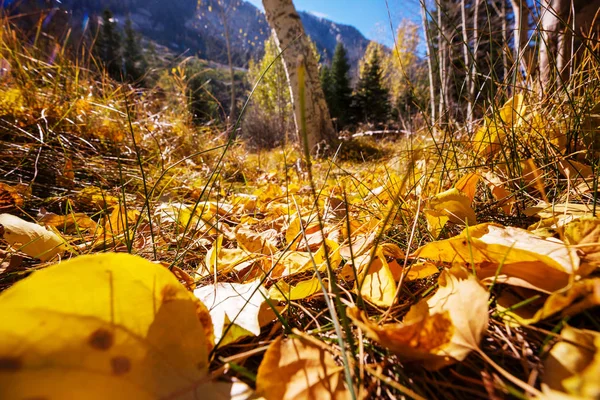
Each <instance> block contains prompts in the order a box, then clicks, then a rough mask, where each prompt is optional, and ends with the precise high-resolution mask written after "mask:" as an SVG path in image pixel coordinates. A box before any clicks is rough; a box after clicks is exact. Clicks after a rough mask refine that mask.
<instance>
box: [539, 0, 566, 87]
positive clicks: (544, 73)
mask: <svg viewBox="0 0 600 400" xmlns="http://www.w3.org/2000/svg"><path fill="white" fill-rule="evenodd" d="M570 4H571V1H570V0H545V1H544V2H543V5H542V10H541V12H542V16H541V26H542V37H541V39H542V40H541V42H540V55H539V64H540V84H541V88H542V90H543V91H544V90H546V91H547V90H549V89H550V86H551V85H552V84H553V83H554V82H555V80H556V78H557V76H558V74H561V75H560V76H561V78H563V80H566V79H567V78H568V76H565V72H568V71H560V70H558V64H557V60H559V59H560V60H561V64H564V57H565V53H566V43H567V41H568V39H567V38H565V32H564V31H565V26H564V23H563V21H566V19H567V17H568V13H569V6H570ZM567 31H568V28H567ZM559 39H560V40H559ZM559 45H560V47H559ZM561 66H562V65H561Z"/></svg>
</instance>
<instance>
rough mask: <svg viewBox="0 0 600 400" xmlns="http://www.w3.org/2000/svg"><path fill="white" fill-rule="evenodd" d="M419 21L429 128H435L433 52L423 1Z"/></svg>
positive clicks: (422, 1)
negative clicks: (425, 76) (424, 56)
mask: <svg viewBox="0 0 600 400" xmlns="http://www.w3.org/2000/svg"><path fill="white" fill-rule="evenodd" d="M421 20H422V22H423V32H425V42H426V43H427V47H426V48H425V50H426V52H427V54H426V55H427V69H428V75H429V106H430V108H431V126H435V89H434V85H433V65H432V63H431V57H433V51H432V48H431V37H430V36H429V27H428V25H427V8H426V7H425V2H424V0H421Z"/></svg>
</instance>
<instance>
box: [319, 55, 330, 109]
mask: <svg viewBox="0 0 600 400" xmlns="http://www.w3.org/2000/svg"><path fill="white" fill-rule="evenodd" d="M319 79H320V81H321V87H322V88H323V94H324V95H325V101H327V106H328V107H329V112H330V113H332V112H333V111H332V106H333V77H332V76H331V68H329V67H328V66H327V65H322V66H321V70H320V71H319Z"/></svg>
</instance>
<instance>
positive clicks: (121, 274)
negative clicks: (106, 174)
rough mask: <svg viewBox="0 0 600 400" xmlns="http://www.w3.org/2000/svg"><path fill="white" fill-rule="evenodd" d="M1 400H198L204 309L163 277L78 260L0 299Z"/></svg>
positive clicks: (99, 259)
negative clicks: (43, 399)
mask: <svg viewBox="0 0 600 400" xmlns="http://www.w3.org/2000/svg"><path fill="white" fill-rule="evenodd" d="M0 315H2V323H1V324H0V398H2V399H26V398H31V399H33V398H40V399H41V398H45V399H111V400H117V399H156V398H167V397H168V398H174V399H175V398H177V399H186V398H196V397H194V396H195V395H197V394H198V391H199V390H202V392H203V393H205V392H206V391H207V388H206V386H204V387H203V388H202V389H200V386H201V385H206V383H205V382H206V381H207V371H208V351H209V347H210V346H211V345H212V344H211V343H210V342H211V338H209V337H208V334H207V332H210V331H212V326H211V322H210V317H209V316H208V312H207V310H206V308H205V307H204V306H203V305H202V304H201V303H200V302H199V301H198V300H197V299H196V298H195V297H194V296H193V295H192V294H191V293H189V292H188V291H187V290H185V288H184V287H183V286H181V284H179V282H178V281H177V279H176V278H175V277H174V276H173V275H172V274H171V273H170V272H169V270H167V269H166V268H164V267H162V266H159V265H156V264H153V263H151V262H149V261H146V260H144V259H142V258H139V257H136V256H131V255H126V254H101V255H93V256H81V257H77V258H75V259H73V260H71V261H67V262H64V263H62V264H58V265H54V266H51V267H48V268H46V269H44V270H41V271H38V272H35V273H34V274H33V275H32V276H31V277H29V278H26V279H25V280H23V281H21V282H19V283H17V284H16V285H14V286H13V287H12V288H10V289H8V290H6V291H5V292H4V293H3V294H2V295H0Z"/></svg>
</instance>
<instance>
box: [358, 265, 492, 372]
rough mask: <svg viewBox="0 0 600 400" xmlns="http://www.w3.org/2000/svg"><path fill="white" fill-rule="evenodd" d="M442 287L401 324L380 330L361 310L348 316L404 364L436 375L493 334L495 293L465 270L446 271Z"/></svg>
mask: <svg viewBox="0 0 600 400" xmlns="http://www.w3.org/2000/svg"><path fill="white" fill-rule="evenodd" d="M438 283H439V289H438V291H437V292H436V293H435V294H434V295H433V296H432V297H431V298H429V299H428V300H421V301H420V302H418V303H417V304H415V305H414V306H412V307H411V309H410V310H409V312H408V313H407V314H406V316H405V317H404V320H403V321H402V323H400V324H384V325H381V326H380V325H377V324H376V323H373V322H371V321H370V320H369V319H368V318H367V316H366V315H365V314H364V313H362V312H360V311H359V310H358V309H356V308H352V309H349V310H348V315H349V316H350V318H351V319H352V320H353V321H354V323H355V324H357V325H358V326H359V327H360V328H361V329H363V330H364V331H365V333H366V334H367V336H368V337H370V338H371V339H373V340H375V341H376V342H378V343H379V344H381V345H382V346H384V347H387V348H389V349H390V350H391V351H392V352H394V353H396V354H397V355H398V356H399V357H400V358H401V359H403V360H406V361H421V362H423V363H424V365H425V367H426V368H428V369H431V370H435V369H439V368H441V367H443V366H446V365H449V364H452V363H454V362H456V361H462V360H463V359H465V358H466V356H467V355H468V354H469V352H471V351H472V350H475V349H477V348H478V346H479V342H480V341H481V338H482V336H483V333H484V332H485V330H486V329H487V324H488V304H487V302H488V299H489V293H488V292H487V291H486V290H485V289H484V288H483V287H482V286H481V284H480V283H479V282H478V281H477V278H475V277H474V276H472V275H470V274H469V273H468V272H467V271H466V270H465V269H463V268H453V269H451V270H445V271H443V272H442V273H441V275H440V277H439V279H438Z"/></svg>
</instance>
